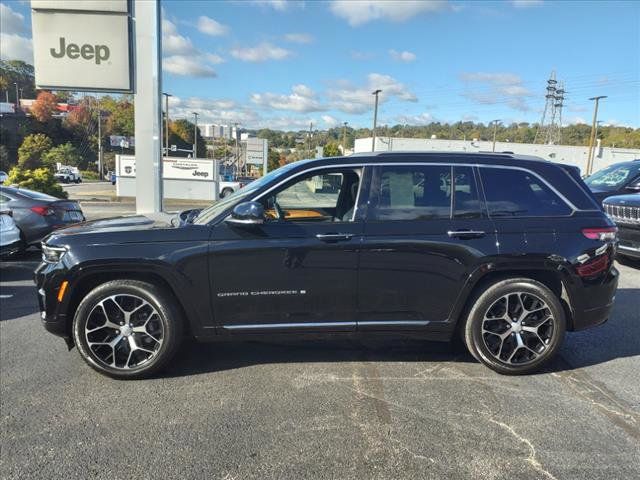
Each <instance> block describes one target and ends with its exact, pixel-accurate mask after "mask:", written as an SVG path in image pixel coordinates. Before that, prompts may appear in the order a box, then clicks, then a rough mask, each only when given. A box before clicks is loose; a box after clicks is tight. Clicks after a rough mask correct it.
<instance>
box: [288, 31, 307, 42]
mask: <svg viewBox="0 0 640 480" xmlns="http://www.w3.org/2000/svg"><path fill="white" fill-rule="evenodd" d="M284 39H285V40H286V41H287V42H291V43H311V42H313V37H312V36H311V35H309V34H308V33H287V34H285V36H284Z"/></svg>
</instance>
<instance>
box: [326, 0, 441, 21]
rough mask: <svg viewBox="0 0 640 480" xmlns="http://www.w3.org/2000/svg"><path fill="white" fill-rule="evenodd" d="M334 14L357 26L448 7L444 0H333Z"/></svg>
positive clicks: (399, 18) (438, 10)
mask: <svg viewBox="0 0 640 480" xmlns="http://www.w3.org/2000/svg"><path fill="white" fill-rule="evenodd" d="M330 9H331V11H332V12H333V14H334V15H336V16H338V17H340V18H344V19H345V20H346V21H347V22H348V23H349V25H351V26H352V27H357V26H359V25H362V24H365V23H367V22H370V21H373V20H390V21H392V22H404V21H406V20H408V19H410V18H412V17H415V16H416V15H420V14H425V13H434V12H440V11H443V10H447V9H450V5H449V3H448V2H447V1H445V0H431V1H425V0H359V1H354V0H333V1H332V2H331V6H330Z"/></svg>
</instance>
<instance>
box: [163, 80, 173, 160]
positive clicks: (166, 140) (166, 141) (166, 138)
mask: <svg viewBox="0 0 640 480" xmlns="http://www.w3.org/2000/svg"><path fill="white" fill-rule="evenodd" d="M162 95H164V122H165V125H164V149H165V151H164V154H165V155H166V156H167V157H168V156H169V97H172V96H173V95H171V94H170V93H164V92H162Z"/></svg>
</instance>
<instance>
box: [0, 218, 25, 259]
mask: <svg viewBox="0 0 640 480" xmlns="http://www.w3.org/2000/svg"><path fill="white" fill-rule="evenodd" d="M23 246H24V244H23V243H22V239H21V238H20V230H19V229H18V226H17V225H16V222H14V221H13V212H11V210H0V257H6V256H8V255H11V254H13V253H16V252H19V251H20V250H22V248H23Z"/></svg>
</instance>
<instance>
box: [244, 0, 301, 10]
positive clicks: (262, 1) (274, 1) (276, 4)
mask: <svg viewBox="0 0 640 480" xmlns="http://www.w3.org/2000/svg"><path fill="white" fill-rule="evenodd" d="M251 3H255V4H257V5H264V6H266V7H271V8H273V9H274V10H278V11H284V10H286V9H287V7H288V6H289V5H290V4H291V3H290V2H287V1H286V0H253V1H252V2H251Z"/></svg>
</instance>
